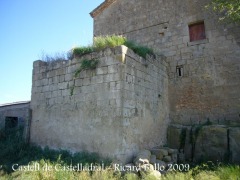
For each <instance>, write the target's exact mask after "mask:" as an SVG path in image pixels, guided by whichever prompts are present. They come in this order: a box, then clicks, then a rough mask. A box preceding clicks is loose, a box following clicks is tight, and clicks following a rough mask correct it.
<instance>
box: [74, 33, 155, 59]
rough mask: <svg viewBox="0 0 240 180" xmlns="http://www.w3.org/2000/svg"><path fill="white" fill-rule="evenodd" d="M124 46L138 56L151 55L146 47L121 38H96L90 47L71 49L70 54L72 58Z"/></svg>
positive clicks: (150, 50) (115, 36) (113, 36)
mask: <svg viewBox="0 0 240 180" xmlns="http://www.w3.org/2000/svg"><path fill="white" fill-rule="evenodd" d="M121 45H125V46H127V47H128V48H130V49H132V50H133V51H134V52H135V53H136V54H138V55H139V56H141V57H143V58H146V56H147V54H149V55H153V54H154V53H153V50H152V49H150V48H148V47H146V46H139V45H137V44H135V43H134V42H132V41H129V40H127V39H126V38H125V37H123V36H117V35H112V36H98V37H95V38H94V39H93V45H92V46H85V47H84V46H83V47H76V48H73V49H72V53H73V55H74V56H83V55H85V54H88V53H91V52H94V51H101V50H103V49H105V48H114V47H117V46H121Z"/></svg>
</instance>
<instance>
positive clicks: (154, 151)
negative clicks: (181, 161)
mask: <svg viewBox="0 0 240 180" xmlns="http://www.w3.org/2000/svg"><path fill="white" fill-rule="evenodd" d="M151 153H152V154H153V155H156V157H157V159H159V160H161V159H162V158H163V157H164V156H167V155H168V150H166V149H163V148H157V149H151Z"/></svg>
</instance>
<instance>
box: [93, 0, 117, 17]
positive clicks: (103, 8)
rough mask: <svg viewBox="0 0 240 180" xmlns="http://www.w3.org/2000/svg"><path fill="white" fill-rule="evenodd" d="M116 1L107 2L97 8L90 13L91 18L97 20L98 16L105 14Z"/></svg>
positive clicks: (106, 0) (108, 0)
mask: <svg viewBox="0 0 240 180" xmlns="http://www.w3.org/2000/svg"><path fill="white" fill-rule="evenodd" d="M115 1H116V0H105V1H104V2H102V3H101V4H100V5H99V6H98V7H96V8H95V9H94V10H93V11H92V12H90V15H91V17H92V18H95V17H96V16H97V15H99V14H100V13H101V12H103V11H104V10H105V9H106V8H108V7H109V6H110V5H112V4H113V3H114V2H115Z"/></svg>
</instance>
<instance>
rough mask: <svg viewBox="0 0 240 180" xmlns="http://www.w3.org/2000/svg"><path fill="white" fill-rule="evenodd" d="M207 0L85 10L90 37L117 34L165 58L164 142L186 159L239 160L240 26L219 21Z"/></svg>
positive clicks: (117, 0)
mask: <svg viewBox="0 0 240 180" xmlns="http://www.w3.org/2000/svg"><path fill="white" fill-rule="evenodd" d="M209 2H210V1H209V0H195V1H192V0H183V1H174V0H169V1H165V0H149V1H146V0H131V1H127V0H106V1H104V2H103V3H102V4H101V5H100V6H98V7H97V8H96V9H94V10H93V11H92V12H91V13H90V14H91V16H92V17H93V19H94V36H99V35H110V34H120V35H123V36H125V37H127V38H128V39H130V40H133V41H135V42H137V43H139V44H141V45H146V46H149V47H151V48H153V49H154V50H155V52H156V53H157V54H161V55H164V56H165V57H166V62H167V63H168V80H169V86H168V95H169V96H168V98H169V118H170V121H171V124H170V126H169V128H168V145H170V146H171V147H174V148H183V149H184V151H185V155H186V158H187V159H196V160H199V159H201V158H202V157H203V156H206V157H207V158H208V159H213V160H223V159H224V156H229V157H228V158H230V159H231V160H232V161H235V162H240V159H239V157H238V155H237V153H236V152H239V151H240V143H238V139H239V138H240V130H239V125H240V93H239V92H240V33H239V32H240V26H239V25H236V24H225V23H219V21H218V18H219V17H218V15H217V14H216V13H215V12H212V11H211V10H206V8H205V6H206V5H207V3H209ZM106 24H107V26H106ZM209 124H215V125H214V126H209V127H206V128H205V127H204V128H202V127H203V126H205V125H209ZM236 127H238V128H236ZM199 128H201V131H200V136H199V139H198V140H197V142H194V143H189V141H190V140H191V139H192V137H190V136H192V134H194V131H196V129H199ZM183 134H184V137H185V139H184V142H181V141H183V140H180V139H181V138H182V137H183ZM203 136H204V137H203ZM210 136H211V137H212V138H209V137H210ZM177 137H179V138H177ZM216 142H218V143H216ZM220 142H221V143H220ZM200 144H206V145H202V146H201V145H200ZM204 153H205V154H204Z"/></svg>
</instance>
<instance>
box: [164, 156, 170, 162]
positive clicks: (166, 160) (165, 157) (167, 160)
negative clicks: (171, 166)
mask: <svg viewBox="0 0 240 180" xmlns="http://www.w3.org/2000/svg"><path fill="white" fill-rule="evenodd" d="M162 160H163V161H164V162H170V161H172V158H171V156H164V157H163V159H162Z"/></svg>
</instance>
